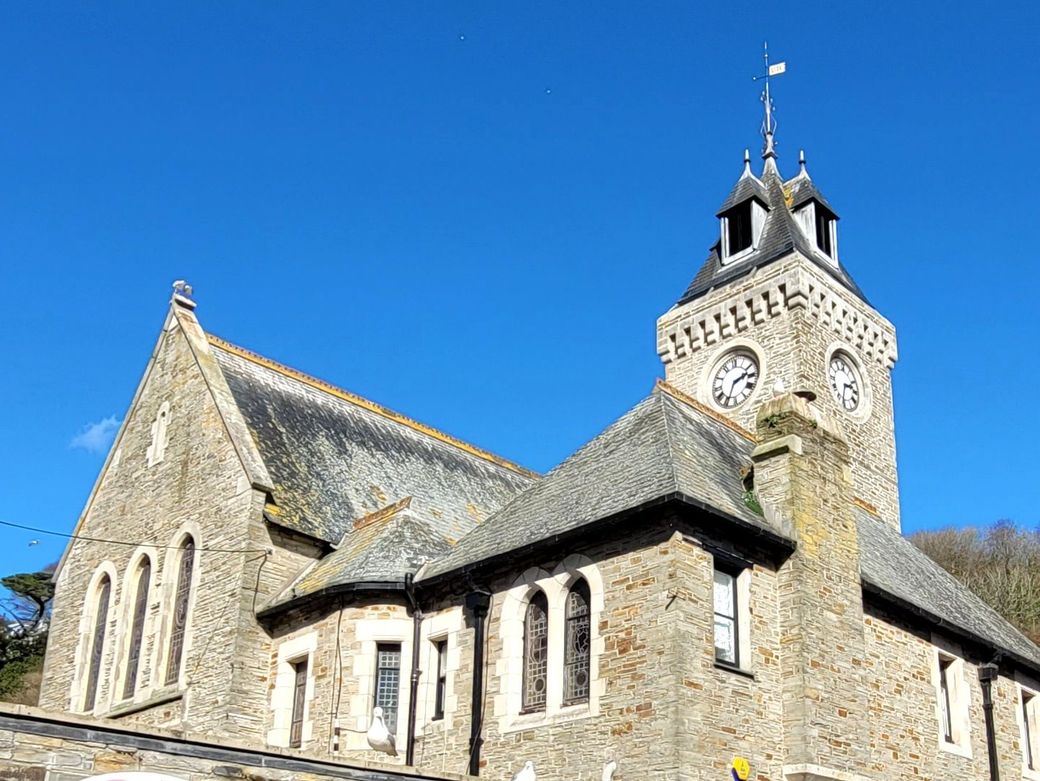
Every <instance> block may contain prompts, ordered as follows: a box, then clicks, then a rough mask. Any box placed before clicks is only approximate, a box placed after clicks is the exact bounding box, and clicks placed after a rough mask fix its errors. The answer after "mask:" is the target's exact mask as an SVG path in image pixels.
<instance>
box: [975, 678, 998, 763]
mask: <svg viewBox="0 0 1040 781" xmlns="http://www.w3.org/2000/svg"><path fill="white" fill-rule="evenodd" d="M998 671H999V668H998V667H997V665H995V664H994V663H993V662H989V663H988V664H980V665H979V683H980V684H981V685H982V711H983V713H984V714H985V716H986V749H987V751H988V752H989V778H990V781H1000V762H999V759H998V757H997V732H996V729H995V728H994V726H993V681H995V680H997V673H998Z"/></svg>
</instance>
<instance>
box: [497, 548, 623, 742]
mask: <svg viewBox="0 0 1040 781" xmlns="http://www.w3.org/2000/svg"><path fill="white" fill-rule="evenodd" d="M579 578H584V580H585V582H586V583H587V584H588V587H589V596H590V606H589V607H590V611H591V616H590V621H589V628H590V632H591V637H590V653H589V657H590V658H589V699H588V702H583V703H577V704H575V705H563V655H564V654H563V652H564V623H565V616H566V597H567V592H568V590H569V588H570V586H571V585H572V584H573V583H574V582H575V581H576V580H578V579H579ZM539 590H541V591H542V592H544V593H545V596H546V600H547V602H548V605H549V638H548V659H549V666H548V692H547V696H546V707H545V710H544V711H536V712H534V713H521V708H522V700H523V696H522V694H523V666H524V665H523V661H524V616H525V614H526V611H527V604H528V601H529V600H530V598H531V596H532V595H533V594H534V593H536V592H537V591H539ZM603 595H604V589H603V580H602V578H601V577H600V574H599V569H598V568H597V567H596V565H595V564H594V563H593V561H592V560H591V559H589V558H588V557H587V556H583V555H580V554H572V555H570V556H567V557H566V558H565V559H564V560H563V561H562V562H560V564H559V565H557V567H556V568H555V569H554V570H553V572H552V574H550V573H549V572H547V571H546V570H544V569H541V568H537V567H532V568H531V569H528V570H527V571H526V572H524V573H523V574H522V575H520V576H519V577H518V578H517V579H516V580H515V581H514V582H513V586H512V587H511V588H510V589H509V590H508V591H506V592H505V593H504V594H503V595H502V597H501V598H502V608H501V611H500V615H499V632H500V635H501V638H502V656H501V657H500V658H499V659H498V660H497V661H496V663H495V676H496V677H497V678H498V680H499V693H498V694H496V695H495V697H494V715H495V717H497V719H498V729H499V732H500V733H501V734H507V733H511V732H517V731H521V730H528V729H534V728H537V727H541V726H546V725H549V724H558V723H563V722H569V721H576V720H579V719H586V718H592V717H595V716H598V715H599V701H600V697H601V696H602V695H603V693H604V692H605V689H606V682H605V681H603V680H601V679H600V677H599V661H598V660H599V657H600V655H601V654H602V652H603V640H602V638H601V637H600V635H599V622H600V616H601V615H602V613H603V609H604V608H603Z"/></svg>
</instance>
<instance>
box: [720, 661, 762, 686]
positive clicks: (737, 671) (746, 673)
mask: <svg viewBox="0 0 1040 781" xmlns="http://www.w3.org/2000/svg"><path fill="white" fill-rule="evenodd" d="M715 669H716V670H725V671H726V672H728V673H733V674H734V675H739V676H740V677H742V678H747V679H748V680H751V681H753V680H755V674H754V673H753V672H751V670H745V669H744V668H743V667H738V666H737V665H735V664H730V663H729V662H721V661H719V660H718V659H716V660H715Z"/></svg>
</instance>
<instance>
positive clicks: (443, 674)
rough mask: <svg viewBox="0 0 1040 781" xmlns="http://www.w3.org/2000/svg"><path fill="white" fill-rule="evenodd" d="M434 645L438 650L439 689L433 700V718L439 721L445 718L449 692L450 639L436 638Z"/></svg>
mask: <svg viewBox="0 0 1040 781" xmlns="http://www.w3.org/2000/svg"><path fill="white" fill-rule="evenodd" d="M433 647H434V649H436V651H437V690H436V693H435V694H434V700H433V720H434V721H439V720H440V719H443V718H444V698H445V696H446V695H447V692H448V641H447V639H445V640H435V641H434V643H433Z"/></svg>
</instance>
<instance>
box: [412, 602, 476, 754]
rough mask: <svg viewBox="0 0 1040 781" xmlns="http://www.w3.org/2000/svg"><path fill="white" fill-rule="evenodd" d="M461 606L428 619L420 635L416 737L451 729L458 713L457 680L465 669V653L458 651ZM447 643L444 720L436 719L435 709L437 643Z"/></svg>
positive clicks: (424, 621) (461, 623) (460, 629)
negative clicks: (463, 660) (420, 673)
mask: <svg viewBox="0 0 1040 781" xmlns="http://www.w3.org/2000/svg"><path fill="white" fill-rule="evenodd" d="M463 623H464V622H463V615H462V608H461V607H452V608H449V609H447V610H444V611H442V612H439V613H436V614H433V615H429V616H426V617H425V618H424V619H423V623H422V630H421V632H420V639H421V643H420V646H419V648H420V651H419V667H420V669H421V670H422V675H421V676H420V677H419V693H418V702H417V708H416V713H415V720H416V724H417V725H419V726H418V727H417V728H416V734H417V735H420V736H421V735H426V734H432V733H435V732H437V733H439V732H443V731H446V730H450V729H452V728H453V727H454V726H455V724H454V719H455V715H456V714H457V713H458V710H459V697H458V694H457V691H456V678H457V673H458V671H459V669H460V668H461V667H462V651H461V649H460V648H459V632H461V631H462V628H463ZM440 641H445V642H447V644H448V653H447V657H448V658H447V666H446V667H445V669H444V673H445V681H444V717H443V718H441V719H434V718H433V715H434V707H435V703H436V699H437V649H436V643H438V642H440Z"/></svg>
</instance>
